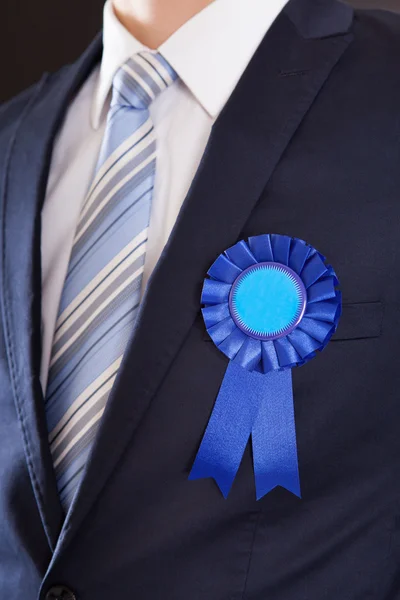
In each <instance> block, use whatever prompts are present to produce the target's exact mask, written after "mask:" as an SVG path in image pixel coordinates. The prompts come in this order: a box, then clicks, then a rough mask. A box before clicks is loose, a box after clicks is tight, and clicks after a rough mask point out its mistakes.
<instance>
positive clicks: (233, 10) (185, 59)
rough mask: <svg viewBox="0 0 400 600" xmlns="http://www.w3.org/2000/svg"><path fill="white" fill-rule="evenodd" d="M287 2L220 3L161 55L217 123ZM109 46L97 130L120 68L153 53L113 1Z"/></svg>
mask: <svg viewBox="0 0 400 600" xmlns="http://www.w3.org/2000/svg"><path fill="white" fill-rule="evenodd" d="M286 3H287V0H268V2H267V1H266V0H215V1H214V2H212V3H211V4H209V5H208V6H207V7H206V8H205V9H203V10H202V11H201V12H199V13H198V14H197V15H195V16H194V17H193V18H192V19H190V20H189V21H188V22H187V23H185V24H184V25H183V26H182V27H180V29H178V30H177V31H176V32H175V33H174V34H173V35H172V36H171V37H170V38H169V39H168V40H167V41H166V42H164V43H163V44H162V45H161V46H160V47H159V48H158V52H160V53H161V54H162V55H163V56H164V58H165V59H166V60H167V61H168V62H169V63H170V65H171V66H172V67H173V69H175V71H176V72H177V73H178V75H179V77H180V79H181V80H182V81H183V82H184V84H185V85H186V86H187V87H188V88H189V90H190V91H191V93H192V94H193V96H194V97H195V98H196V100H197V101H198V102H199V103H200V104H201V105H202V106H203V108H204V109H205V110H206V111H207V112H208V113H209V115H210V116H211V117H212V118H215V117H217V116H218V114H219V113H220V111H221V110H222V108H223V107H224V105H225V103H226V101H227V100H228V98H229V96H230V95H231V94H232V92H233V90H234V88H235V86H236V84H237V83H238V81H239V79H240V77H241V75H242V74H243V72H244V70H245V69H246V67H247V65H248V63H249V62H250V60H251V58H252V56H253V54H254V52H255V51H256V49H257V47H258V45H259V44H260V42H261V40H262V38H263V37H264V35H265V34H266V32H267V31H268V29H269V28H270V27H271V25H272V23H273V22H274V20H275V19H276V17H277V16H278V14H279V13H280V12H281V10H282V9H283V7H284V6H285V4H286ZM103 43H104V50H103V58H102V63H101V68H100V75H99V80H98V85H97V89H96V92H95V96H94V100H93V107H92V124H93V127H94V128H95V129H97V128H98V127H99V125H100V122H101V119H102V115H103V112H104V111H105V108H106V103H107V98H108V96H109V93H110V90H111V87H112V81H113V78H114V75H115V73H116V72H117V70H118V69H119V67H120V66H121V65H122V64H123V63H124V62H125V61H126V60H128V58H129V57H131V56H133V55H134V54H136V53H137V52H140V51H143V50H148V48H146V47H145V46H144V45H143V44H141V43H140V42H139V41H138V40H137V39H136V38H134V37H133V36H132V35H131V34H130V33H129V32H128V31H127V30H126V29H125V27H124V26H123V25H122V24H121V23H120V21H119V20H118V19H117V17H116V16H115V13H114V10H113V8H112V3H111V0H107V2H106V4H105V7H104V30H103Z"/></svg>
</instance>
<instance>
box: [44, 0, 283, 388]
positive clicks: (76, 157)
mask: <svg viewBox="0 0 400 600" xmlns="http://www.w3.org/2000/svg"><path fill="white" fill-rule="evenodd" d="M286 1H287V0H215V1H214V2H213V3H211V4H210V5H209V6H208V7H207V8H205V9H204V10H202V11H201V12H200V13H198V14H197V15H196V16H194V17H193V18H192V19H190V20H189V21H188V22H187V23H185V24H184V25H183V26H182V27H181V28H180V29H179V30H178V31H176V32H175V33H174V34H173V35H172V36H171V37H170V38H169V39H168V40H167V41H166V42H164V43H163V44H162V45H161V46H160V47H159V48H158V51H159V52H160V53H161V54H162V55H163V56H164V57H165V58H166V59H167V61H168V62H169V63H170V64H171V66H172V67H173V68H174V69H175V71H176V72H177V73H178V75H179V80H178V81H176V82H175V83H174V84H173V85H172V86H170V87H169V88H168V89H167V90H166V91H165V92H163V94H161V95H160V96H159V97H158V98H157V99H156V100H155V101H154V103H153V104H152V105H151V106H150V115H151V118H152V120H153V124H154V129H155V134H156V139H157V167H156V180H155V188H154V193H153V200H152V208H151V219H150V227H149V237H148V245H147V253H146V261H145V270H144V277H143V288H144V286H145V285H146V283H147V281H148V278H149V276H150V274H151V272H152V271H153V269H154V266H155V265H156V263H157V260H158V258H159V256H160V254H161V252H162V250H163V248H164V245H165V244H166V242H167V240H168V237H169V235H170V233H171V230H172V227H173V225H174V223H175V221H176V218H177V215H178V212H179V210H180V208H181V205H182V202H183V200H184V199H185V197H186V194H187V192H188V190H189V187H190V184H191V182H192V180H193V178H194V175H195V173H196V170H197V168H198V166H199V163H200V160H201V157H202V155H203V152H204V149H205V146H206V144H207V141H208V138H209V136H210V132H211V128H212V125H213V123H214V122H215V120H216V118H217V117H218V115H219V113H220V112H221V110H222V108H223V107H224V105H225V103H226V101H227V100H228V98H229V96H230V95H231V94H232V92H233V90H234V88H235V86H236V84H237V83H238V81H239V79H240V77H241V75H242V74H243V72H244V70H245V69H246V67H247V65H248V63H249V62H250V59H251V58H252V56H253V54H254V52H255V51H256V49H257V47H258V45H259V44H260V42H261V40H262V38H263V37H264V35H265V34H266V32H267V30H268V29H269V28H270V27H271V25H272V23H273V21H274V20H275V18H276V17H277V15H278V14H279V12H280V11H281V10H282V8H283V7H284V5H285V4H286ZM103 36H104V51H103V57H102V62H101V65H99V67H98V68H97V69H95V71H94V72H93V73H92V75H91V76H90V77H89V78H88V80H87V81H86V83H85V84H84V86H83V87H82V89H81V90H80V92H79V94H78V95H77V96H76V98H75V99H74V101H73V102H72V104H71V106H70V107H69V110H68V112H67V115H66V118H65V120H64V124H63V126H62V128H61V131H60V132H59V135H58V137H57V139H56V143H55V147H54V151H53V156H52V162H51V168H50V174H49V180H48V185H47V192H46V198H45V203H44V206H43V211H42V239H41V250H42V340H43V349H42V363H41V382H42V387H43V390H45V389H46V385H47V375H48V367H49V362H50V354H51V347H52V341H53V335H54V327H55V322H56V318H57V312H58V306H59V302H60V298H61V293H62V289H63V285H64V280H65V276H66V273H67V268H68V261H69V256H70V253H71V249H72V243H73V238H74V234H75V229H76V225H77V222H78V218H79V212H80V208H81V206H82V203H83V201H84V198H85V194H86V193H87V190H88V188H89V185H90V183H91V180H92V177H93V174H94V169H95V165H96V162H97V157H98V154H99V150H100V146H101V142H102V138H103V134H104V131H105V126H106V117H107V112H108V108H109V104H110V95H111V88H112V81H113V77H114V75H115V73H116V71H117V70H118V69H119V67H120V66H121V65H122V64H123V63H124V62H125V61H126V60H127V59H128V58H129V57H130V56H132V55H134V54H136V53H137V52H140V51H141V50H148V49H147V48H146V47H145V46H143V44H141V43H140V42H139V41H138V40H136V39H135V38H134V37H133V36H132V35H131V34H130V33H129V32H128V31H127V30H126V29H125V28H124V27H123V25H122V24H121V23H120V22H119V21H118V19H117V18H116V16H115V14H114V11H113V8H112V4H111V0H107V2H106V4H105V7H104V33H103Z"/></svg>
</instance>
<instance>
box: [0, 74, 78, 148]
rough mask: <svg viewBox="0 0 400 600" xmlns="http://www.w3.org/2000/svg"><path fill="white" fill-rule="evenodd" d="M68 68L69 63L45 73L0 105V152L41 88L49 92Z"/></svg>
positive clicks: (6, 144) (38, 94)
mask: <svg viewBox="0 0 400 600" xmlns="http://www.w3.org/2000/svg"><path fill="white" fill-rule="evenodd" d="M69 68H70V65H67V66H65V67H63V68H62V69H60V70H59V71H57V72H56V73H54V74H51V75H50V74H48V73H45V74H44V75H43V77H42V78H41V79H40V81H38V82H37V83H35V84H33V85H32V86H30V87H29V88H27V89H26V90H24V91H23V92H21V93H19V94H18V95H17V96H15V97H14V98H11V99H10V100H8V101H7V102H5V103H3V104H1V105H0V152H2V151H3V149H4V147H7V146H8V144H9V142H10V141H11V140H12V138H13V135H14V134H15V132H16V131H17V129H18V126H19V124H20V123H21V121H23V119H24V116H25V114H26V113H27V112H28V111H29V109H30V107H31V106H32V105H33V104H34V103H35V101H36V99H37V97H38V96H40V92H41V91H42V89H43V88H44V87H45V86H46V90H47V91H49V92H50V93H51V90H52V89H53V90H54V88H55V87H56V86H57V83H58V82H59V81H60V79H61V78H62V76H63V75H64V73H65V71H66V70H68V69H69Z"/></svg>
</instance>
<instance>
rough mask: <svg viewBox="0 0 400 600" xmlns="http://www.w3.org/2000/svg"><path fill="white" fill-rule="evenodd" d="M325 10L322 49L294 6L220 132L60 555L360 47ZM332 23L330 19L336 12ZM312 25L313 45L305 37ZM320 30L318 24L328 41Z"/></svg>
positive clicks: (132, 350) (154, 283)
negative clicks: (325, 91) (217, 267)
mask: <svg viewBox="0 0 400 600" xmlns="http://www.w3.org/2000/svg"><path fill="white" fill-rule="evenodd" d="M307 1H308V0H307ZM322 1H323V3H324V4H326V6H327V7H331V11H332V13H333V15H332V19H330V21H331V23H332V29H331V30H327V28H326V27H325V30H324V31H325V34H326V35H328V36H329V37H326V38H324V39H313V35H312V34H313V31H312V28H311V26H310V21H309V20H307V19H305V15H304V11H302V10H299V6H300V8H301V6H302V5H303V0H295V3H293V2H292V3H291V4H290V5H289V12H288V13H287V14H285V13H283V14H281V15H280V17H279V18H278V19H277V21H276V22H275V23H274V25H273V27H272V29H271V30H270V31H269V32H268V34H267V36H266V37H265V39H264V41H263V42H262V44H261V46H260V47H259V49H258V51H257V53H256V54H255V56H254V57H253V60H252V61H251V63H250V65H249V67H248V68H247V70H246V72H245V73H244V75H243V77H242V79H241V81H240V82H239V84H238V86H237V88H236V90H235V92H234V94H233V95H232V97H231V98H230V100H229V102H228V104H227V105H226V107H225V109H224V111H223V112H222V113H221V115H220V117H219V118H218V120H217V122H216V124H215V126H214V128H213V131H212V135H211V138H210V140H209V143H208V146H207V149H206V151H205V154H204V157H203V160H202V163H201V165H200V167H199V170H198V173H197V175H196V178H195V180H194V182H193V184H192V187H191V189H190V191H189V194H188V196H187V198H186V200H185V202H184V205H183V207H182V210H181V213H180V215H179V218H178V221H177V223H176V225H175V228H174V230H173V232H172V234H171V237H170V240H169V242H168V244H167V246H166V248H165V250H164V252H163V254H162V256H161V258H160V260H159V263H158V265H157V267H156V269H155V271H154V273H153V275H152V277H151V280H150V282H149V284H148V288H147V293H146V295H145V298H144V300H143V303H142V307H141V312H140V315H139V318H138V321H137V324H136V328H135V331H134V333H133V336H132V340H131V343H130V346H129V348H128V350H127V352H126V355H125V359H124V362H123V365H122V367H121V369H120V372H119V375H118V378H117V381H116V383H115V386H114V389H113V391H112V394H111V397H110V399H109V402H108V405H107V408H106V411H105V414H104V416H103V418H102V423H101V426H100V430H99V433H98V436H97V439H96V442H95V445H94V448H93V452H92V456H91V459H90V462H89V464H88V465H87V470H86V474H85V477H84V479H83V481H82V484H81V487H80V490H79V492H78V494H77V496H76V498H75V500H74V503H73V506H72V510H71V511H70V513H69V516H68V518H67V521H66V524H65V529H64V531H63V534H62V536H61V538H60V546H59V548H58V549H57V555H58V553H59V551H62V550H64V549H65V547H66V545H67V544H68V543H69V541H70V540H71V538H72V537H73V535H74V534H75V533H76V532H77V531H78V528H79V526H80V524H81V522H82V520H83V519H84V517H85V516H86V515H87V513H88V511H89V510H90V508H91V506H92V505H93V502H94V501H95V500H96V498H97V497H98V495H99V494H100V492H101V490H102V488H103V486H104V485H105V484H106V482H107V479H108V478H109V477H110V475H111V473H112V472H113V470H114V468H115V466H116V463H117V462H118V460H119V458H120V456H121V454H122V453H123V451H124V449H125V448H126V446H127V444H128V443H129V441H130V439H131V438H132V436H133V434H134V432H135V430H136V428H137V427H138V426H139V424H140V422H141V420H142V419H143V417H144V415H145V413H146V410H147V408H148V407H149V404H150V402H151V400H152V398H153V397H154V395H155V393H156V392H157V389H158V387H159V386H160V384H161V383H162V381H163V378H164V377H165V376H166V374H167V372H168V369H169V367H170V365H171V362H172V361H173V359H174V356H175V355H176V353H177V352H178V350H179V348H180V346H181V345H182V343H183V342H184V339H185V336H186V335H187V333H188V331H189V329H190V327H191V326H192V324H193V322H194V320H195V319H196V317H197V315H198V314H199V310H200V303H199V299H200V292H201V286H202V281H203V279H204V276H205V274H206V272H207V270H208V268H209V266H210V265H211V263H212V262H213V261H214V260H215V258H216V257H217V255H218V254H219V253H221V251H223V250H224V249H225V248H228V247H229V246H231V245H233V244H234V243H235V242H236V241H237V240H238V236H239V235H240V232H241V230H242V228H243V226H244V224H245V222H246V220H247V218H248V217H249V215H250V213H251V211H252V209H253V207H254V206H255V204H256V203H257V201H258V200H259V198H260V196H261V194H262V191H263V189H264V187H265V186H266V184H267V182H268V179H269V178H270V176H271V174H272V172H273V170H274V168H275V167H276V165H277V163H278V161H279V159H280V157H281V156H282V154H283V152H284V151H285V148H286V146H287V144H288V143H289V141H290V139H291V138H292V136H293V135H294V133H295V131H296V129H297V128H298V126H299V125H300V123H301V121H302V119H303V117H304V115H305V114H306V112H307V111H308V110H309V108H310V106H311V104H312V102H313V100H314V99H315V97H316V95H317V94H318V92H319V90H320V89H321V86H322V85H323V84H324V82H325V80H326V79H327V77H328V76H329V73H330V71H331V70H332V68H333V67H334V66H335V64H336V63H337V61H338V60H339V58H340V57H341V55H342V53H343V52H344V51H345V49H346V47H347V46H348V44H349V42H350V40H351V35H349V34H347V35H346V34H345V32H346V31H347V29H348V27H349V24H350V20H351V19H349V18H348V17H349V13H348V12H347V11H346V13H345V14H344V15H342V16H341V17H340V16H339V17H338V18H336V16H337V15H336V12H335V7H337V5H336V4H335V3H334V2H331V1H330V0H326V1H325V0H322ZM336 10H337V9H336ZM339 10H340V11H341V9H339ZM349 10H350V9H349ZM324 14H325V17H324V18H326V16H327V10H326V11H325V13H324ZM304 23H307V27H308V31H307V32H305V33H306V34H307V35H302V34H301V32H302V25H304ZM317 25H318V26H319V25H320V22H319V20H318V19H316V23H315V31H316V35H319V30H318V27H317ZM310 29H311V31H310ZM328 29H329V28H328ZM338 32H339V33H338ZM342 34H343V35H342Z"/></svg>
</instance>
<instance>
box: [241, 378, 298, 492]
mask: <svg viewBox="0 0 400 600" xmlns="http://www.w3.org/2000/svg"><path fill="white" fill-rule="evenodd" d="M263 380H264V381H265V393H264V397H263V400H262V402H261V405H260V411H259V413H258V416H257V419H256V420H255V422H254V425H253V429H252V433H251V437H252V445H253V461H254V473H255V480H256V494H257V500H259V499H260V498H262V497H263V496H265V494H267V493H268V492H270V491H271V490H273V489H274V488H275V487H277V486H281V487H283V488H285V489H286V490H288V491H289V492H291V493H292V494H294V495H295V496H298V497H299V498H301V492H300V477H299V466H298V459H297V443H296V429H295V418H294V406H293V388H292V372H291V370H286V371H272V372H271V373H268V375H264V376H263Z"/></svg>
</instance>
